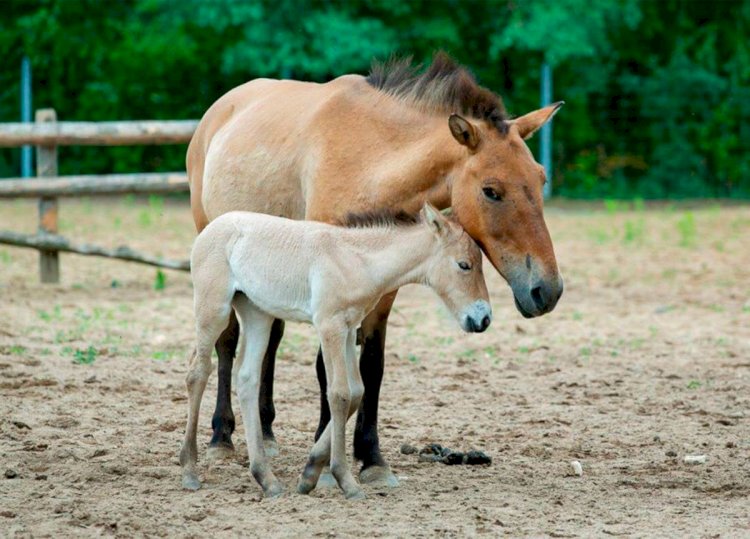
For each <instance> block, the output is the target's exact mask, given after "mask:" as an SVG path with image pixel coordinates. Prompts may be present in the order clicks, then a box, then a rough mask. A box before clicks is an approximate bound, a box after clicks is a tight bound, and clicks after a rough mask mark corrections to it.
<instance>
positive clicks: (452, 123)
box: [448, 114, 479, 150]
mask: <svg viewBox="0 0 750 539" xmlns="http://www.w3.org/2000/svg"><path fill="white" fill-rule="evenodd" d="M448 126H449V127H450V128H451V134H452V135H453V138H455V139H456V140H457V141H458V143H459V144H463V145H464V146H466V147H467V148H469V149H470V150H476V148H477V146H479V131H477V128H476V127H474V125H472V123H471V122H470V121H468V120H467V119H466V118H464V117H462V116H459V115H458V114H451V116H450V118H448Z"/></svg>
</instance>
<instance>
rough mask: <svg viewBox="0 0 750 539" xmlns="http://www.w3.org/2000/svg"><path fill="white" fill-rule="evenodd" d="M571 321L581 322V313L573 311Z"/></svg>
mask: <svg viewBox="0 0 750 539" xmlns="http://www.w3.org/2000/svg"><path fill="white" fill-rule="evenodd" d="M572 318H573V320H583V313H581V312H580V311H573V316H572Z"/></svg>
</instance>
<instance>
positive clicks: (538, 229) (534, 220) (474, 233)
mask: <svg viewBox="0 0 750 539" xmlns="http://www.w3.org/2000/svg"><path fill="white" fill-rule="evenodd" d="M561 105H562V103H556V104H554V105H550V106H549V107H545V108H542V109H539V110H536V111H534V112H530V113H528V114H526V115H525V116H521V117H520V118H516V119H514V120H507V121H505V122H504V124H502V125H501V128H498V127H496V126H494V125H491V124H489V123H486V122H482V121H469V120H467V119H465V118H463V117H461V116H458V115H456V114H454V115H452V116H451V117H450V119H449V121H448V123H449V126H450V130H451V133H452V134H453V137H454V138H455V139H456V140H457V141H458V143H460V144H462V145H463V146H465V147H466V149H467V156H466V159H465V161H464V162H463V165H461V166H459V168H458V169H457V170H456V173H455V175H454V177H453V180H452V187H451V189H452V191H451V205H452V206H453V211H454V212H455V214H456V217H457V218H458V220H459V222H460V223H461V225H462V226H463V227H464V229H465V230H466V231H467V232H468V233H469V235H471V237H472V238H474V239H475V240H476V241H477V243H479V245H480V246H481V247H482V249H483V250H484V252H485V253H486V254H487V257H488V258H489V259H490V261H491V262H492V265H493V266H495V268H496V269H497V270H498V271H499V272H500V274H501V275H502V276H503V277H504V278H505V280H506V281H508V284H509V285H510V287H511V289H512V290H513V295H514V296H515V300H516V307H517V308H518V310H519V311H520V312H521V314H522V315H523V316H525V317H526V318H532V317H535V316H541V315H543V314H545V313H548V312H550V311H551V310H552V309H554V308H555V305H556V304H557V300H558V299H560V296H561V295H562V291H563V280H562V277H561V276H560V273H559V271H558V269H557V261H556V260H555V252H554V249H553V248H552V241H551V240H550V236H549V232H548V231H547V225H546V224H545V222H544V214H543V209H542V204H543V203H542V188H543V186H544V182H545V180H546V178H545V173H544V168H543V167H542V166H541V165H539V164H538V163H537V162H536V161H535V160H534V157H533V156H532V154H531V152H530V151H529V148H528V147H527V146H526V143H525V142H524V139H527V138H529V137H530V136H531V135H532V134H533V133H534V132H535V131H536V130H537V129H539V128H540V127H541V126H542V125H544V123H545V122H547V121H548V120H549V119H550V118H552V116H553V115H554V114H555V112H557V109H559V108H560V106H561Z"/></svg>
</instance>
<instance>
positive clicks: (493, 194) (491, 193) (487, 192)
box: [482, 187, 503, 202]
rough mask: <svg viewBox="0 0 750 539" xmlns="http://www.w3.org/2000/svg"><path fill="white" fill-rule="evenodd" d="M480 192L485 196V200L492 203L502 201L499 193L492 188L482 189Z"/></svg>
mask: <svg viewBox="0 0 750 539" xmlns="http://www.w3.org/2000/svg"><path fill="white" fill-rule="evenodd" d="M482 192H483V193H484V196H486V197H487V198H489V199H490V200H492V201H494V202H499V201H500V200H502V199H503V197H502V196H501V195H500V193H498V192H497V191H495V190H494V189H493V188H492V187H484V188H483V189H482Z"/></svg>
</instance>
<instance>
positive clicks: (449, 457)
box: [401, 444, 492, 466]
mask: <svg viewBox="0 0 750 539" xmlns="http://www.w3.org/2000/svg"><path fill="white" fill-rule="evenodd" d="M404 445H406V444H404ZM409 447H411V446H409ZM401 452H402V453H403V452H404V451H403V446H402V451H401ZM418 458H419V462H442V463H443V464H447V465H449V466H456V465H459V464H466V465H469V466H476V465H481V464H488V465H489V464H492V457H490V456H489V455H487V454H485V453H484V452H482V451H476V450H473V449H472V450H471V451H468V452H466V453H464V452H462V451H454V450H452V449H451V448H449V447H443V446H442V445H440V444H427V445H426V446H424V447H423V448H422V449H421V450H420V451H419V457H418Z"/></svg>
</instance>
